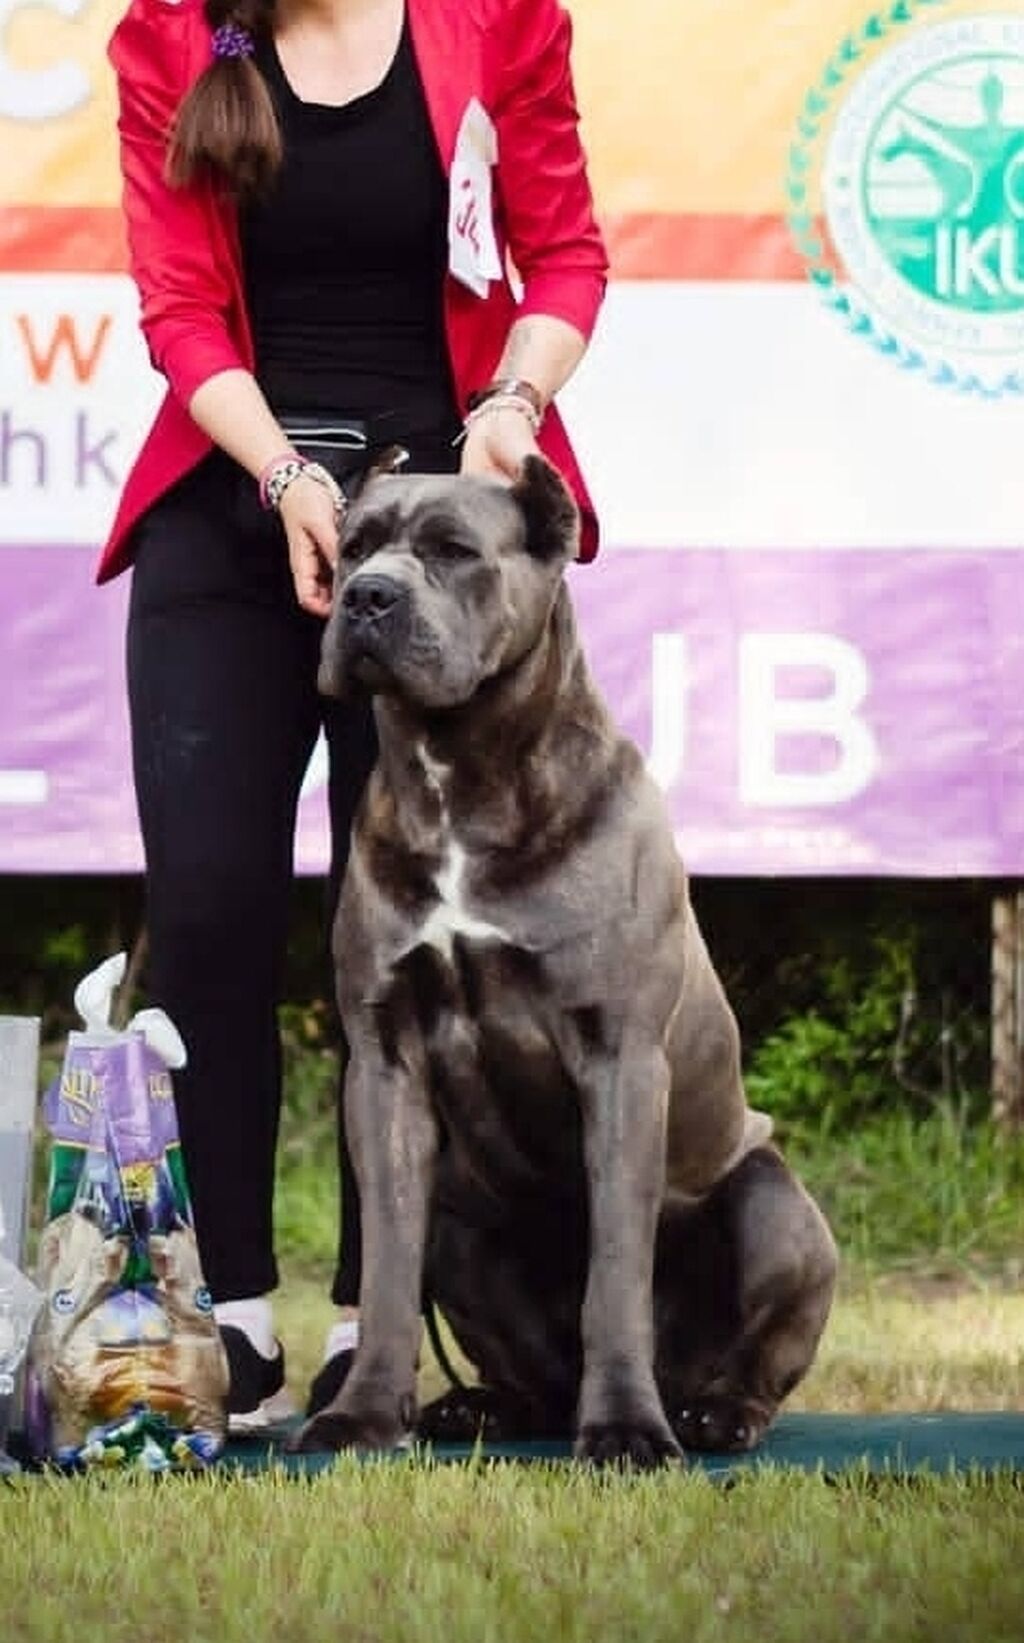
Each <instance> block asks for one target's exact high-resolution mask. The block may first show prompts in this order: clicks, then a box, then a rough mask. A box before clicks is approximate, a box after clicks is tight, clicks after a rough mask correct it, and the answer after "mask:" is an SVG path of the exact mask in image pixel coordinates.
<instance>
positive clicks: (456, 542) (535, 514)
mask: <svg viewBox="0 0 1024 1643" xmlns="http://www.w3.org/2000/svg"><path fill="white" fill-rule="evenodd" d="M578 531H579V516H578V513H577V511H576V506H575V504H574V502H573V500H572V498H571V496H570V495H569V492H568V491H567V489H566V487H565V485H564V484H563V482H562V480H561V479H560V478H559V476H558V474H557V473H556V472H555V470H554V469H553V468H552V467H551V466H550V465H549V464H548V463H547V462H545V461H543V460H542V459H541V458H539V457H528V458H527V460H526V462H525V464H524V466H523V472H522V476H521V478H520V479H519V480H518V482H517V483H516V484H515V485H512V486H508V485H503V484H500V483H498V482H496V481H494V480H485V479H473V478H469V477H450V476H427V475H423V476H418V475H410V476H408V477H399V476H392V475H384V476H381V477H380V478H377V479H373V480H372V481H371V482H370V483H369V484H368V485H367V486H366V487H365V489H364V490H363V492H362V493H361V495H360V497H359V500H358V502H356V503H355V505H354V506H353V507H352V509H351V511H350V513H349V514H348V516H347V518H346V521H345V527H344V530H343V533H342V539H341V545H340V554H339V559H338V570H337V575H336V577H335V586H334V608H333V611H332V614H331V618H330V621H329V622H328V624H327V630H326V632H325V634H324V639H323V649H322V653H321V662H320V676H319V684H320V689H321V691H322V692H323V693H324V695H327V696H343V695H344V694H345V693H346V691H347V689H348V688H349V686H350V685H351V684H352V682H353V681H358V682H359V683H361V684H363V685H366V686H368V687H369V689H371V690H373V691H387V692H392V693H394V694H396V695H399V696H401V697H402V698H403V699H404V700H406V701H407V702H409V703H410V704H412V705H414V706H417V707H421V708H424V709H426V710H428V711H434V710H438V709H443V708H449V707H457V706H460V705H461V704H462V703H464V702H468V701H469V700H470V698H471V697H472V696H473V695H474V694H475V692H476V690H477V689H478V687H479V686H480V684H482V682H483V681H484V680H485V679H488V678H490V677H492V676H493V675H495V674H497V673H501V672H503V671H504V670H505V669H506V668H508V667H510V666H511V665H512V664H513V663H514V662H516V661H518V660H519V659H520V658H521V657H523V656H525V655H526V654H527V653H528V652H529V651H530V650H531V649H532V648H533V646H534V645H535V644H536V643H537V641H538V639H539V638H540V636H541V634H542V633H543V631H544V628H545V626H546V624H547V621H548V618H549V617H550V614H551V610H552V607H553V605H554V601H555V595H556V593H557V591H558V585H559V582H560V580H561V576H562V572H563V570H564V568H565V566H566V564H567V563H568V561H569V560H570V559H571V558H572V557H573V555H574V554H575V551H576V545H577V539H578Z"/></svg>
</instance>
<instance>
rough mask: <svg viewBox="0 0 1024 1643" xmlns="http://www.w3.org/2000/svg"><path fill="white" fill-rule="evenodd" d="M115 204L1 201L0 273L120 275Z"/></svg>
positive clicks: (124, 252) (121, 240)
mask: <svg viewBox="0 0 1024 1643" xmlns="http://www.w3.org/2000/svg"><path fill="white" fill-rule="evenodd" d="M127 267H128V246H127V242H126V240H125V233H124V224H123V222H122V219H121V211H120V207H118V206H113V205H93V206H89V205H81V206H78V205H50V206H32V205H25V206H17V205H6V206H0V273H3V274H123V273H124V272H125V271H126V270H127Z"/></svg>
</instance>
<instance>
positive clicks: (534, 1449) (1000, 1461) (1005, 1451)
mask: <svg viewBox="0 0 1024 1643" xmlns="http://www.w3.org/2000/svg"><path fill="white" fill-rule="evenodd" d="M288 1437H289V1431H288V1429H287V1428H283V1429H281V1430H280V1431H278V1432H275V1433H270V1434H268V1435H266V1436H264V1437H261V1438H258V1439H256V1438H248V1439H245V1440H241V1441H238V1442H234V1443H231V1444H229V1445H228V1447H227V1449H226V1450H225V1452H224V1454H223V1456H222V1457H221V1459H220V1460H219V1461H218V1463H217V1464H218V1466H219V1467H220V1468H221V1469H222V1470H224V1471H234V1472H261V1471H264V1470H266V1468H267V1467H270V1466H273V1467H279V1468H282V1469H283V1470H284V1471H286V1472H291V1473H295V1474H297V1475H308V1474H311V1473H317V1472H323V1471H325V1470H326V1469H327V1468H328V1467H330V1466H332V1465H333V1464H334V1461H335V1458H336V1457H335V1456H334V1455H332V1454H309V1455H293V1454H291V1453H289V1451H288V1449H287V1442H288ZM478 1453H479V1455H480V1456H481V1458H482V1459H483V1460H485V1461H489V1460H509V1461H524V1462H531V1461H534V1462H536V1461H543V1462H549V1463H550V1462H552V1461H559V1462H560V1461H569V1460H571V1458H572V1455H571V1449H570V1447H569V1445H568V1444H565V1443H553V1442H548V1443H492V1444H486V1445H484V1446H483V1448H482V1449H480V1450H479V1451H477V1450H475V1449H474V1448H473V1447H472V1446H471V1445H469V1444H443V1445H442V1444H436V1445H432V1446H429V1447H424V1448H423V1449H421V1450H419V1451H417V1450H406V1451H401V1452H399V1453H398V1454H396V1455H389V1456H386V1457H383V1458H384V1459H387V1460H389V1461H393V1462H395V1463H397V1464H402V1463H404V1462H407V1461H408V1460H409V1459H410V1458H414V1457H415V1456H416V1455H417V1454H422V1455H429V1456H430V1457H431V1459H433V1460H436V1461H442V1462H452V1463H456V1462H460V1461H463V1462H464V1461H466V1460H469V1459H470V1458H471V1457H472V1456H474V1455H476V1454H478ZM375 1458H380V1457H375ZM689 1458H690V1462H691V1464H692V1465H694V1466H697V1467H700V1469H701V1470H702V1471H704V1472H706V1473H708V1474H709V1475H710V1476H712V1477H727V1476H729V1475H730V1474H732V1473H734V1472H739V1471H745V1470H749V1469H750V1468H757V1467H764V1466H791V1467H799V1468H800V1469H802V1470H804V1471H818V1470H821V1471H823V1472H825V1473H827V1474H829V1475H835V1474H837V1473H840V1472H845V1471H848V1470H850V1469H851V1468H866V1469H867V1470H868V1471H869V1472H871V1473H874V1474H878V1475H884V1474H888V1475H891V1476H893V1475H894V1476H905V1475H907V1474H909V1473H914V1472H937V1473H948V1472H953V1471H955V1472H967V1471H977V1472H994V1471H998V1470H1003V1469H1006V1470H1010V1471H1015V1472H1021V1473H1024V1414H1003V1413H997V1414H936V1415H898V1414H897V1415H782V1416H780V1417H779V1419H778V1420H777V1421H776V1423H775V1425H774V1426H773V1427H772V1429H771V1431H770V1432H769V1434H768V1436H767V1437H766V1438H765V1440H764V1442H763V1443H762V1444H761V1445H760V1447H759V1448H758V1449H756V1450H755V1451H754V1452H753V1453H752V1454H746V1455H691V1456H690V1457H689Z"/></svg>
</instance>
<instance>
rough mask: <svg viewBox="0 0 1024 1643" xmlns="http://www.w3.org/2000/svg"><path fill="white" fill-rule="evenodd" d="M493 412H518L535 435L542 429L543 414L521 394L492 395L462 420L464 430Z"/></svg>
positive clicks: (475, 406) (468, 412)
mask: <svg viewBox="0 0 1024 1643" xmlns="http://www.w3.org/2000/svg"><path fill="white" fill-rule="evenodd" d="M492 411H518V412H519V413H520V415H521V416H525V418H526V420H527V422H528V423H529V424H530V427H531V428H532V429H533V431H534V433H537V432H538V431H539V429H540V424H541V414H540V412H539V411H538V410H537V407H536V406H535V405H534V404H533V403H532V401H530V400H528V399H524V398H523V396H522V395H521V394H513V393H499V394H490V395H489V396H488V397H487V399H484V400H481V401H480V402H479V404H477V405H474V406H473V408H472V410H469V411H467V412H466V415H465V416H464V417H463V419H462V426H463V428H464V429H467V430H468V429H469V428H471V427H472V426H473V424H474V422H479V421H480V418H481V417H484V416H489V415H490V414H491V412H492Z"/></svg>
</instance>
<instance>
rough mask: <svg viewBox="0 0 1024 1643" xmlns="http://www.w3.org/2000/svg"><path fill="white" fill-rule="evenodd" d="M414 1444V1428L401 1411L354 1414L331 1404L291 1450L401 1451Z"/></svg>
mask: <svg viewBox="0 0 1024 1643" xmlns="http://www.w3.org/2000/svg"><path fill="white" fill-rule="evenodd" d="M411 1442H412V1428H411V1424H410V1423H407V1422H406V1421H405V1420H404V1419H403V1418H402V1415H401V1413H400V1412H399V1411H398V1410H395V1411H393V1412H391V1413H388V1412H386V1411H383V1410H379V1409H378V1410H368V1411H366V1412H359V1411H356V1412H351V1411H349V1410H345V1409H337V1408H335V1407H334V1406H333V1405H331V1404H328V1405H327V1408H326V1409H321V1410H320V1412H319V1414H317V1415H314V1416H313V1417H312V1418H311V1419H310V1420H308V1421H306V1422H305V1424H304V1425H303V1426H301V1427H300V1428H299V1430H298V1432H297V1433H296V1435H295V1437H294V1438H293V1440H292V1442H291V1445H290V1447H291V1449H292V1450H293V1451H294V1452H296V1453H299V1454H314V1453H322V1452H323V1451H324V1450H339V1449H362V1450H374V1451H380V1450H388V1449H402V1448H408V1446H409V1445H410V1444H411Z"/></svg>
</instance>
